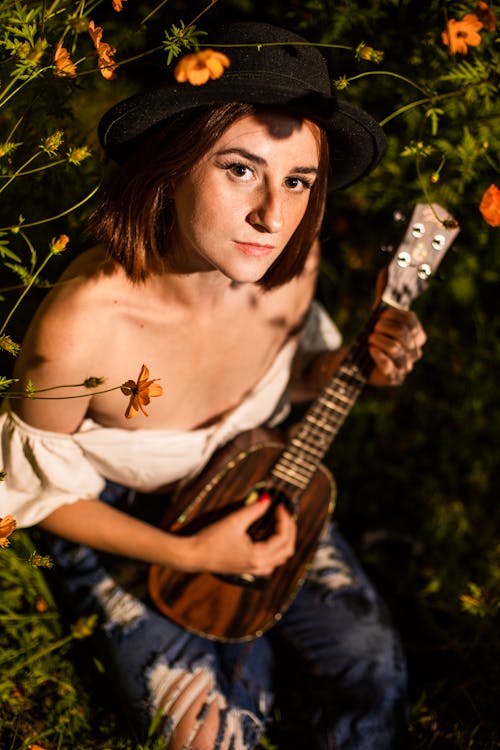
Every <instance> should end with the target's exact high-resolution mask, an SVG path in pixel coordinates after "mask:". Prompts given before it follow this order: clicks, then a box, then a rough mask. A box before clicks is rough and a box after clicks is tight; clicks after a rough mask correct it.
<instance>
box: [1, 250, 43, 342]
mask: <svg viewBox="0 0 500 750" xmlns="http://www.w3.org/2000/svg"><path fill="white" fill-rule="evenodd" d="M53 255H56V253H54V252H52V250H51V251H50V252H49V254H48V255H47V257H46V258H45V260H44V261H43V262H42V263H41V264H40V266H39V268H38V270H37V271H36V273H35V274H34V275H33V276H32V277H31V279H30V283H29V284H28V285H27V286H26V288H25V289H24V291H23V293H22V294H20V295H19V297H18V299H17V302H16V303H15V304H14V305H13V307H12V308H11V310H10V312H9V314H8V315H7V317H6V318H5V320H4V323H3V326H2V327H1V328H0V336H1V335H2V333H3V332H4V331H5V329H6V328H7V326H8V324H9V321H10V319H11V318H12V316H13V315H14V313H15V311H16V310H17V308H18V307H19V305H20V304H21V302H22V301H23V299H24V298H25V297H26V295H27V294H28V292H29V290H30V289H31V287H32V286H33V284H34V283H35V281H36V280H37V278H38V276H39V275H40V273H41V271H42V270H43V269H44V268H45V266H46V265H47V263H48V262H49V260H50V259H51V258H52V256H53Z"/></svg>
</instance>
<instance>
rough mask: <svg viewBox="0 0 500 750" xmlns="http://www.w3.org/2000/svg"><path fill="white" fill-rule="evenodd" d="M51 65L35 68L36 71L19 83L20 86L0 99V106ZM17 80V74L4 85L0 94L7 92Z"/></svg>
mask: <svg viewBox="0 0 500 750" xmlns="http://www.w3.org/2000/svg"><path fill="white" fill-rule="evenodd" d="M51 67H52V66H49V67H46V68H40V70H37V72H36V73H34V74H33V75H32V76H31V78H27V79H26V80H25V81H23V82H22V83H21V85H20V86H18V87H17V89H14V91H12V92H11V93H10V94H9V96H7V97H6V98H5V99H0V107H3V105H4V104H6V103H7V102H8V101H9V99H12V97H13V96H15V95H16V94H17V93H18V92H19V91H21V89H22V88H24V87H25V86H26V85H27V84H28V83H31V82H32V81H34V80H35V78H38V76H39V75H41V74H42V73H45V71H46V70H50V68H51ZM18 80H19V76H16V77H15V78H13V79H12V81H11V82H10V83H9V84H8V85H7V86H6V87H5V89H4V90H3V92H2V94H3V95H4V94H5V93H7V91H8V90H9V89H10V88H11V86H12V85H13V84H14V83H15V82H16V81H18Z"/></svg>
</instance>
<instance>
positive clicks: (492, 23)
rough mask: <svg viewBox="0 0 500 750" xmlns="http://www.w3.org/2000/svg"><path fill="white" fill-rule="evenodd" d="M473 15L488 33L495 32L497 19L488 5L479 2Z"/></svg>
mask: <svg viewBox="0 0 500 750" xmlns="http://www.w3.org/2000/svg"><path fill="white" fill-rule="evenodd" d="M475 13H476V16H477V17H478V19H479V21H481V23H482V24H483V26H484V27H485V28H486V29H488V31H495V29H496V26H497V18H496V16H495V14H494V13H493V11H492V10H491V8H490V6H489V5H488V3H484V2H483V0H479V2H478V4H477V5H476V10H475Z"/></svg>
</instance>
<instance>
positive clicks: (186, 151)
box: [91, 103, 329, 289]
mask: <svg viewBox="0 0 500 750" xmlns="http://www.w3.org/2000/svg"><path fill="white" fill-rule="evenodd" d="M263 109H264V108H263V107H262V106H260V107H259V106H256V105H251V104H240V103H230V104H223V105H220V106H216V107H204V108H197V109H192V110H188V111H186V112H183V113H182V114H180V115H177V116H176V117H173V118H172V119H170V120H168V121H167V122H165V123H162V124H161V125H159V126H157V127H156V128H154V129H153V130H152V131H151V132H148V135H147V137H145V138H143V139H142V140H141V142H139V143H138V144H137V147H136V148H135V149H134V151H133V153H132V155H131V156H130V157H129V158H128V159H127V161H126V162H125V163H124V164H122V165H121V166H120V167H119V168H118V170H117V171H116V172H115V173H114V175H113V178H112V179H111V180H110V181H109V182H108V185H107V187H106V189H105V194H104V198H103V201H102V202H101V204H100V206H99V207H98V208H97V210H96V211H95V213H94V215H93V216H92V219H91V231H92V233H93V234H94V236H95V238H96V239H98V240H99V241H102V242H103V243H104V244H105V246H106V248H107V252H108V256H109V257H111V258H112V259H114V260H115V261H116V262H117V263H118V264H119V265H121V266H122V267H123V269H124V270H125V273H126V274H127V276H128V278H129V279H130V280H131V281H133V282H139V281H144V280H145V279H146V278H147V277H148V276H150V275H151V274H154V273H161V272H162V271H164V270H165V268H168V253H167V254H165V250H164V248H165V247H166V246H167V245H168V241H169V239H170V238H171V236H172V229H173V227H174V203H173V200H172V194H173V192H174V189H175V185H177V184H178V182H179V181H180V180H181V179H182V178H183V177H186V176H187V175H188V174H189V172H190V171H191V170H192V169H193V167H194V165H195V164H196V163H197V162H198V161H199V160H200V159H201V158H202V157H203V156H204V155H205V154H206V153H207V152H208V151H209V150H210V148H212V146H213V145H214V144H215V143H216V141H217V140H218V139H219V138H220V137H221V136H222V135H223V133H224V132H225V131H226V130H227V128H228V127H229V126H230V125H232V123H233V122H235V121H236V120H238V119H239V118H241V117H243V116H245V115H249V114H256V113H257V112H259V111H262V110H263ZM318 132H319V136H318V140H319V144H318V145H319V152H320V159H319V168H318V176H317V179H316V181H315V183H314V186H313V187H312V189H311V194H310V197H309V202H308V205H307V209H306V212H305V214H304V216H303V218H302V221H301V222H300V224H299V226H298V227H297V229H296V230H295V232H294V234H293V236H292V237H291V239H290V241H289V243H288V245H287V247H286V248H285V250H284V251H283V252H282V253H281V254H280V256H279V257H278V258H277V259H276V261H275V262H274V263H273V265H272V266H271V267H270V268H269V269H268V271H267V272H266V274H265V275H264V276H263V277H262V279H260V281H259V282H258V284H259V285H260V286H262V287H264V288H265V289H271V288H272V287H275V286H279V285H280V284H284V283H285V282H287V281H290V280H291V279H293V278H294V277H295V276H297V275H298V274H300V273H301V271H302V270H303V268H304V263H305V261H306V258H307V255H308V252H309V249H310V247H311V245H312V243H313V241H314V239H315V238H316V236H317V234H318V232H319V228H320V224H321V219H322V216H323V208H324V203H325V197H326V185H327V178H328V168H329V158H328V141H327V138H326V136H325V134H324V133H323V131H322V130H321V129H320V128H318Z"/></svg>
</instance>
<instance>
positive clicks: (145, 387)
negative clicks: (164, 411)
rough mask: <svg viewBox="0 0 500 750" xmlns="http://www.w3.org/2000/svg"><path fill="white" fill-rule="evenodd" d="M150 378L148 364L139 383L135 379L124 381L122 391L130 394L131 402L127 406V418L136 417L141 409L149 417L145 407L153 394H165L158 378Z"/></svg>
mask: <svg viewBox="0 0 500 750" xmlns="http://www.w3.org/2000/svg"><path fill="white" fill-rule="evenodd" d="M148 378H149V370H148V368H147V367H146V365H143V366H142V367H141V371H140V373H139V377H138V379H137V383H135V382H134V381H133V380H127V382H126V383H123V385H122V386H121V392H122V393H124V394H125V396H130V402H129V405H128V406H127V411H126V412H125V416H126V417H127V419H131V418H132V417H135V415H136V414H137V413H138V412H139V409H140V410H141V411H142V413H143V414H144V415H145V416H146V417H147V416H148V413H147V411H146V410H145V409H144V407H145V406H147V405H148V404H149V400H150V399H151V398H152V397H153V396H161V395H162V394H163V388H162V387H161V385H157V383H156V381H157V380H158V378H155V379H154V380H148Z"/></svg>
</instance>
